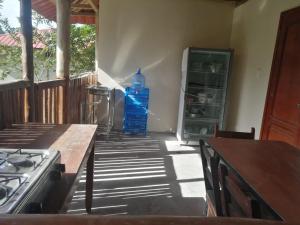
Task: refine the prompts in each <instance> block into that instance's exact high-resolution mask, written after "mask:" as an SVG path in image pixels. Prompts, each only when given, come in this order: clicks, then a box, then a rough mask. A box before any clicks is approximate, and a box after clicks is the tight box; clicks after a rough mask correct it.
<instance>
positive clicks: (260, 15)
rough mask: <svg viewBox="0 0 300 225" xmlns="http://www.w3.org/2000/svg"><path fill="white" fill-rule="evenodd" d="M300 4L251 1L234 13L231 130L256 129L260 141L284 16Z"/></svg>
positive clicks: (283, 0)
mask: <svg viewBox="0 0 300 225" xmlns="http://www.w3.org/2000/svg"><path fill="white" fill-rule="evenodd" d="M299 5H300V0H249V1H248V2H247V3H245V4H243V5H241V6H240V7H238V8H237V9H235V11H234V18H233V27H232V36H231V47H232V48H234V49H235V57H234V64H233V74H232V77H231V82H230V93H229V96H230V107H229V111H228V112H229V115H228V123H227V125H228V126H227V128H228V129H231V130H250V127H252V126H254V127H255V128H256V137H259V133H260V128H261V122H262V117H263V110H264V104H265V98H266V93H267V87H268V82H269V75H270V70H271V64H272V59H273V52H274V48H275V42H276V36H277V29H278V24H279V18H280V13H281V12H282V11H285V10H287V9H290V8H294V7H296V6H299Z"/></svg>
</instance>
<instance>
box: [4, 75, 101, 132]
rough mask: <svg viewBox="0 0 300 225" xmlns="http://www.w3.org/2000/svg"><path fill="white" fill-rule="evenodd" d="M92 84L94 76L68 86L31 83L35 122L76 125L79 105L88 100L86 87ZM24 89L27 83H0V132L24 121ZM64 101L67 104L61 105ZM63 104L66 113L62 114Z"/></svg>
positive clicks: (77, 79)
mask: <svg viewBox="0 0 300 225" xmlns="http://www.w3.org/2000/svg"><path fill="white" fill-rule="evenodd" d="M96 83H97V77H96V75H95V74H87V75H84V76H80V77H77V78H74V79H70V80H69V83H68V84H66V80H52V81H45V82H39V83H35V84H34V85H35V110H36V111H35V115H36V122H40V123H56V124H61V123H63V122H67V123H80V118H81V108H80V106H81V103H82V102H86V101H88V102H89V101H92V98H91V96H89V94H88V92H87V90H86V87H87V86H88V85H91V84H96ZM28 87H29V82H27V81H17V82H13V83H7V84H0V129H3V128H5V127H9V125H10V124H13V123H24V122H28V121H27V118H28V110H29V108H28V104H27V101H26V99H27V97H26V96H27V88H28ZM66 95H67V96H66ZM66 100H67V102H68V104H65V103H66ZM66 105H67V106H68V110H66V111H65V110H64V107H66ZM64 116H65V118H64Z"/></svg>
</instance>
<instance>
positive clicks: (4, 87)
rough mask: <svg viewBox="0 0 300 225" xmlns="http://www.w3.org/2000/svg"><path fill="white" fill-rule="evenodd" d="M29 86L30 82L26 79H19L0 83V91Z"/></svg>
mask: <svg viewBox="0 0 300 225" xmlns="http://www.w3.org/2000/svg"><path fill="white" fill-rule="evenodd" d="M29 86H30V82H29V81H26V80H19V81H15V82H9V83H4V84H1V83H0V92H3V91H7V90H11V89H20V88H27V87H29Z"/></svg>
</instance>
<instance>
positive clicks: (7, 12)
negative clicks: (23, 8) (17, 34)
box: [0, 0, 20, 27]
mask: <svg viewBox="0 0 300 225" xmlns="http://www.w3.org/2000/svg"><path fill="white" fill-rule="evenodd" d="M0 12H1V14H2V16H3V17H6V18H8V22H9V24H10V25H11V26H12V27H20V23H19V20H18V17H19V16H20V3H19V1H18V0H4V1H3V8H2V9H0Z"/></svg>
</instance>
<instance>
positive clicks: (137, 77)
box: [131, 68, 145, 91]
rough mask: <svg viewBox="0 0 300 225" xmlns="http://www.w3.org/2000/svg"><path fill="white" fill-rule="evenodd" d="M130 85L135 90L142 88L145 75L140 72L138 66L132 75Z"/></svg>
mask: <svg viewBox="0 0 300 225" xmlns="http://www.w3.org/2000/svg"><path fill="white" fill-rule="evenodd" d="M131 87H132V88H133V89H135V90H137V91H139V90H142V89H143V88H144V87H145V77H144V75H143V74H142V73H141V69H140V68H139V69H138V71H137V72H136V73H135V74H134V76H133V77H132V81H131Z"/></svg>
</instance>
